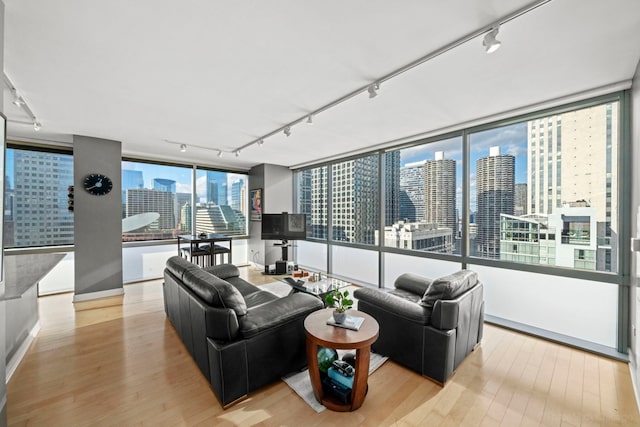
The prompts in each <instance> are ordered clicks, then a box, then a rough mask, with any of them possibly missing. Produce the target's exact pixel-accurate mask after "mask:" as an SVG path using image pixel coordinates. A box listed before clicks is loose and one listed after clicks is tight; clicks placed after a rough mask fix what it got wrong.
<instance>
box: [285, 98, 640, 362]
mask: <svg viewBox="0 0 640 427" xmlns="http://www.w3.org/2000/svg"><path fill="white" fill-rule="evenodd" d="M626 99H627V95H626V94H625V93H616V94H611V95H609V96H601V97H599V98H594V99H589V100H585V101H583V102H577V103H573V104H570V105H565V106H559V107H557V108H553V109H548V110H545V111H541V112H537V113H536V112H534V113H528V114H526V115H523V116H521V117H516V118H510V119H506V120H501V121H499V122H495V123H487V124H483V125H479V126H475V127H472V128H466V129H464V128H463V129H459V130H458V131H457V132H455V133H450V134H447V135H445V136H442V137H437V136H436V137H430V138H428V139H424V140H416V141H413V142H408V143H405V144H403V145H400V146H398V147H390V148H387V149H385V150H384V151H383V152H382V151H381V152H372V153H370V154H368V155H367V154H363V155H362V156H360V157H356V158H348V159H345V160H335V161H331V162H325V163H323V164H322V165H318V166H310V167H308V168H305V169H301V170H298V171H296V180H295V182H296V185H297V188H296V190H297V194H298V209H299V212H304V213H307V214H310V215H311V218H307V220H308V221H310V222H311V224H312V225H313V224H314V223H316V224H317V225H318V226H321V225H324V224H325V223H326V224H327V227H328V228H329V229H330V231H331V233H328V236H324V235H321V234H319V235H309V241H311V242H313V244H315V245H321V246H322V245H324V246H325V247H326V250H325V251H324V253H326V258H327V260H328V261H327V262H326V263H324V262H318V261H317V260H315V259H314V262H315V265H323V264H326V265H327V270H328V271H329V272H330V273H332V274H336V275H339V276H343V277H347V278H349V279H352V280H353V281H355V282H359V283H362V284H369V285H374V286H375V285H377V286H380V287H390V286H393V280H395V278H396V277H397V276H398V275H399V274H402V273H403V272H417V273H420V274H424V275H427V276H430V277H432V278H434V277H437V276H438V275H442V274H448V273H450V272H452V271H455V270H456V269H460V268H472V269H475V270H477V271H478V272H479V273H480V274H481V275H482V277H483V280H485V281H486V283H487V286H486V288H485V289H486V291H485V298H486V299H487V309H488V310H489V311H488V313H489V315H490V317H492V321H496V322H505V323H509V324H510V325H511V326H513V325H517V324H518V323H519V322H520V323H522V324H523V325H527V327H529V328H533V329H530V330H536V331H543V332H542V334H543V335H545V334H546V332H544V331H551V332H550V335H554V334H559V335H560V336H570V337H573V338H576V339H578V340H584V342H586V343H587V344H586V348H591V349H596V351H600V350H598V348H601V347H598V346H601V345H604V346H605V347H610V348H613V349H614V350H613V351H614V352H615V351H616V350H615V349H617V351H619V352H625V351H626V344H625V343H626V339H627V338H626V337H627V335H626V333H625V330H626V329H625V324H626V323H625V322H626V321H627V320H626V319H625V318H624V317H625V314H624V313H626V308H625V307H626V306H627V305H628V301H626V299H625V298H623V297H621V296H620V295H623V293H624V287H625V286H626V282H625V278H626V274H627V273H628V265H626V264H625V262H624V260H626V259H627V258H628V256H627V255H625V253H627V254H628V248H627V247H626V246H624V245H623V244H622V242H624V241H626V240H625V239H626V238H628V236H626V234H628V232H626V231H625V229H626V228H625V224H626V225H627V226H628V223H629V218H628V216H625V214H624V212H625V210H624V209H622V206H621V200H623V199H621V197H622V196H621V195H622V194H623V192H624V191H625V186H626V188H627V191H628V185H629V184H628V183H627V182H625V181H624V180H623V179H622V177H624V176H625V174H626V173H628V172H629V171H626V172H625V171H624V164H625V162H624V159H623V157H622V155H621V153H622V152H623V151H624V150H623V147H624V146H625V144H628V142H625V141H624V140H623V138H622V135H623V134H624V126H626V125H625V123H624V122H623V119H622V117H624V109H625V106H626V105H627V103H626V101H625V100H626ZM358 162H361V163H360V164H358ZM356 166H360V167H359V168H358V167H356ZM319 170H322V171H323V174H322V176H326V175H327V174H328V175H329V181H328V186H319V185H311V177H312V176H314V174H316V175H318V171H319ZM324 171H326V172H324ZM303 186H304V188H303ZM325 194H328V195H329V196H328V198H326V207H325V206H323V205H314V206H312V205H311V204H310V203H309V202H310V201H311V200H314V197H316V198H317V197H318V196H322V195H325ZM358 202H360V204H358ZM318 209H319V211H318ZM321 218H322V219H323V221H325V222H323V223H320V219H321ZM324 218H327V219H324ZM627 228H628V227H627ZM324 239H326V240H324ZM307 246H308V247H310V248H311V249H310V250H312V251H313V254H316V258H317V254H319V253H323V251H321V250H320V249H319V248H318V247H312V246H311V245H310V244H306V245H305V248H306V247H307ZM303 249H304V248H303ZM310 253H311V252H310ZM301 259H309V257H306V255H305V254H302V256H301ZM550 279H551V280H550ZM548 295H555V296H557V297H558V298H557V299H553V301H549V299H548V298H546V297H545V296H548ZM538 307H544V308H545V315H544V316H540V312H539V309H538ZM586 307H589V308H588V309H586ZM594 318H598V319H602V321H600V322H599V323H598V327H593V319H594ZM561 319H565V320H561ZM589 325H590V326H589ZM536 333H538V332H536ZM545 336H547V335H545ZM556 336H557V335H556ZM588 343H595V347H593V346H591V344H588ZM606 352H607V351H605V353H606Z"/></svg>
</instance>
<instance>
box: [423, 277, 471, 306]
mask: <svg viewBox="0 0 640 427" xmlns="http://www.w3.org/2000/svg"><path fill="white" fill-rule="evenodd" d="M476 283H478V273H476V272H475V271H471V270H460V271H457V272H455V273H453V274H450V275H448V276H444V277H441V278H439V279H436V280H434V281H433V283H431V286H429V289H427V291H426V292H425V293H424V296H423V297H422V300H421V301H420V304H422V305H423V306H425V307H429V308H433V305H434V304H435V303H436V301H438V300H451V299H455V298H458V297H459V296H460V295H462V294H463V293H465V292H467V291H468V290H469V289H471V288H472V287H474V286H475V285H476Z"/></svg>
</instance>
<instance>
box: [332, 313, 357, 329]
mask: <svg viewBox="0 0 640 427" xmlns="http://www.w3.org/2000/svg"><path fill="white" fill-rule="evenodd" d="M362 322H364V317H360V316H351V315H349V314H347V318H346V319H345V320H344V322H342V323H336V321H335V320H334V319H333V316H331V317H330V318H328V319H327V325H331V326H338V327H340V328H346V329H353V330H354V331H357V330H358V329H360V325H362Z"/></svg>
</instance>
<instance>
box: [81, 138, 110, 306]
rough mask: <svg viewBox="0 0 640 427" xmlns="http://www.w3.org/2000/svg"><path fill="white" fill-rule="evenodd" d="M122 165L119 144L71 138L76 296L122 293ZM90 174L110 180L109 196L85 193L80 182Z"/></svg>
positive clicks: (97, 139) (94, 139)
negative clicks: (111, 186) (95, 293)
mask: <svg viewBox="0 0 640 427" xmlns="http://www.w3.org/2000/svg"><path fill="white" fill-rule="evenodd" d="M121 161H122V149H121V143H120V142H119V141H111V140H106V139H100V138H92V137H87V136H77V135H74V137H73V175H74V178H73V182H74V186H75V192H74V234H75V295H76V296H80V295H83V294H84V295H83V296H84V297H88V298H91V296H90V295H87V294H91V293H94V292H104V293H108V292H106V291H114V292H113V294H116V293H118V290H119V291H122V198H121V188H122V184H121ZM91 173H101V174H104V175H107V176H108V177H109V178H111V180H112V181H113V189H112V190H111V192H110V193H109V194H107V195H105V196H93V195H91V194H89V193H88V192H86V191H85V190H84V188H83V186H82V182H83V180H84V178H85V177H86V176H87V175H89V174H91ZM96 296H100V295H96Z"/></svg>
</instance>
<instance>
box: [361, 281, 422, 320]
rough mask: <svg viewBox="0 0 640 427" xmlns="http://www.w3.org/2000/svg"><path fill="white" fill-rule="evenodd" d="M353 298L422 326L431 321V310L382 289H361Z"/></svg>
mask: <svg viewBox="0 0 640 427" xmlns="http://www.w3.org/2000/svg"><path fill="white" fill-rule="evenodd" d="M353 296H354V298H356V299H357V300H358V301H364V302H365V303H367V304H369V305H371V306H375V307H378V308H379V309H381V310H384V311H387V312H389V313H393V314H394V315H396V316H398V317H402V318H404V319H407V320H409V321H411V322H415V323H419V324H421V325H426V324H428V323H429V321H430V319H431V309H429V308H427V307H423V306H421V305H420V304H416V303H414V302H411V301H407V300H405V299H402V298H400V297H398V296H396V295H393V294H390V293H388V292H385V291H382V290H380V289H373V288H360V289H357V290H356V291H355V292H354V293H353Z"/></svg>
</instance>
